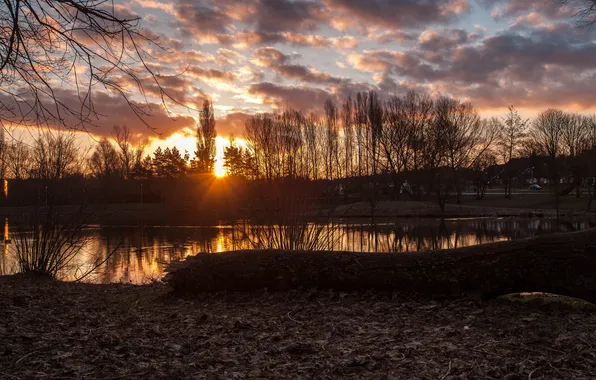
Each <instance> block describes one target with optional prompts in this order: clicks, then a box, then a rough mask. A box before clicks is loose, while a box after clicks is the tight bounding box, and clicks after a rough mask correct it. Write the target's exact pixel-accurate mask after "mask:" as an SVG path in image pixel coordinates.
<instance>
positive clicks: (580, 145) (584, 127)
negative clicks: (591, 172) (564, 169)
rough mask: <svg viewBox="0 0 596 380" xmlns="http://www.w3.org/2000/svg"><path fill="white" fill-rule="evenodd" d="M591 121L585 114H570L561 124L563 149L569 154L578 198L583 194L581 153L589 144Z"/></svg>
mask: <svg viewBox="0 0 596 380" xmlns="http://www.w3.org/2000/svg"><path fill="white" fill-rule="evenodd" d="M589 122H590V121H589V119H588V118H587V117H585V116H582V115H578V114H568V115H567V122H566V123H563V125H562V126H561V127H562V130H561V137H562V139H561V143H562V145H563V146H562V149H563V151H564V154H566V155H567V156H568V162H569V165H570V169H571V173H572V175H573V186H574V187H575V195H576V197H577V198H579V197H580V196H581V184H582V180H583V173H582V166H581V163H580V155H581V154H582V153H583V152H584V151H585V150H586V149H587V146H588V133H589Z"/></svg>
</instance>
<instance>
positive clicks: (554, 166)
mask: <svg viewBox="0 0 596 380" xmlns="http://www.w3.org/2000/svg"><path fill="white" fill-rule="evenodd" d="M323 109H324V112H323V114H322V115H315V114H312V113H311V114H306V113H304V112H301V111H297V110H291V109H286V110H283V111H282V112H279V113H271V114H257V115H254V116H252V117H251V118H249V119H248V120H247V122H246V124H245V131H244V134H243V136H242V137H243V141H242V140H238V141H234V140H232V141H230V145H229V146H228V147H227V148H226V149H225V154H224V161H225V168H226V170H227V172H228V174H230V175H231V176H233V177H236V178H243V179H245V180H264V181H271V180H279V179H290V180H292V179H299V180H338V181H342V180H345V179H347V182H358V181H357V179H360V181H359V183H360V184H363V183H364V184H366V186H369V187H371V186H372V187H375V186H385V188H389V189H390V190H389V191H390V192H391V196H392V197H394V198H398V197H399V196H400V194H402V193H407V194H408V195H409V196H410V197H412V198H414V199H418V200H423V199H429V198H430V197H432V198H433V199H436V200H438V202H439V205H441V206H444V204H445V203H446V202H447V200H448V199H449V198H450V197H452V196H454V197H455V199H456V200H458V201H459V200H460V197H461V195H462V193H463V191H464V189H465V188H466V186H467V187H468V188H469V187H470V184H472V185H473V186H472V187H473V188H474V189H475V191H476V193H477V197H478V198H482V197H483V195H484V192H485V190H486V187H487V186H488V184H489V183H493V184H494V183H496V182H498V183H500V184H502V185H503V186H504V187H505V195H506V196H509V197H510V196H511V189H512V188H513V186H514V185H515V184H516V177H519V173H520V171H524V170H525V169H528V168H521V169H520V168H519V167H518V166H516V165H515V161H516V159H519V158H521V157H542V158H543V162H544V167H540V168H536V171H537V172H545V173H546V174H545V175H544V176H546V177H547V178H548V181H549V182H550V183H551V184H552V186H553V188H554V189H555V191H556V193H559V192H560V190H561V189H559V186H560V184H561V183H565V184H567V185H571V186H573V187H575V188H576V189H577V195H578V196H579V195H580V190H579V189H580V188H581V187H582V186H584V187H586V186H587V187H588V189H589V190H590V192H589V193H590V195H591V196H595V195H596V192H594V189H595V187H594V186H595V183H594V180H593V179H594V178H595V177H596V169H595V168H594V165H591V162H592V161H593V160H594V159H596V119H595V118H594V117H591V116H583V115H579V114H574V113H568V112H564V111H561V110H557V109H548V110H545V111H543V112H541V113H540V114H539V115H538V116H537V117H536V118H534V119H533V120H530V119H524V118H523V117H521V116H520V114H519V113H518V111H517V110H516V109H515V108H514V107H510V108H509V112H508V113H507V115H506V116H505V117H502V118H496V117H492V118H482V117H480V115H479V113H478V111H477V110H476V109H475V107H474V106H473V105H472V104H471V103H469V102H462V101H460V100H457V99H453V98H450V97H447V96H438V97H431V96H428V95H426V94H421V93H416V92H409V93H407V94H405V95H403V96H391V97H389V98H388V99H384V100H383V99H380V98H379V96H378V95H377V94H376V93H375V92H364V93H358V94H356V96H355V97H353V98H352V97H349V98H348V99H346V100H345V101H344V102H343V103H342V104H339V105H338V104H336V103H334V102H333V101H331V100H328V101H326V102H325V104H324V106H323ZM200 115H201V116H200V119H199V123H198V125H197V131H196V133H197V134H196V150H195V152H194V158H193V159H192V160H191V159H190V154H189V153H188V152H184V153H182V152H180V151H179V150H178V149H177V148H166V149H162V148H158V149H157V150H155V151H154V152H152V153H150V154H149V153H148V152H147V149H146V146H147V142H146V141H138V140H135V136H132V134H131V132H130V130H128V129H127V128H126V127H115V128H114V131H113V134H112V137H111V138H110V139H107V138H103V139H102V140H100V141H99V142H98V143H97V144H96V145H95V146H94V147H92V149H91V150H90V151H89V152H81V151H80V149H79V148H78V147H77V145H76V143H75V137H74V135H73V134H71V133H65V132H59V133H58V132H54V133H51V132H43V133H40V134H39V135H38V137H37V138H36V139H34V141H33V142H31V143H29V144H26V143H25V142H22V141H14V140H12V141H11V140H9V139H5V138H2V139H0V157H1V160H0V171H1V173H0V175H1V176H2V178H14V179H41V180H57V179H63V178H72V177H81V178H93V179H96V180H101V181H104V180H108V179H122V180H133V181H134V180H149V179H178V180H179V179H181V178H183V177H187V176H188V175H189V174H197V173H201V174H212V173H213V170H214V164H215V149H216V123H215V118H214V113H213V106H212V104H211V103H210V102H208V101H206V102H205V103H204V104H203V108H202V110H201V114H200ZM495 168H496V169H497V170H495ZM532 170H533V168H532ZM366 178H369V180H366ZM370 178H375V179H374V180H370ZM517 184H518V185H519V181H517ZM361 187H362V186H361Z"/></svg>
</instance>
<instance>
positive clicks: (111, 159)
mask: <svg viewBox="0 0 596 380" xmlns="http://www.w3.org/2000/svg"><path fill="white" fill-rule="evenodd" d="M89 170H90V171H91V174H92V175H93V176H94V177H96V178H110V177H120V176H121V175H122V170H121V165H120V158H119V157H118V152H117V151H116V149H115V148H114V146H113V145H112V143H111V142H110V141H109V140H108V139H106V138H105V137H104V138H103V139H101V140H100V141H99V143H98V144H97V146H96V147H95V150H94V151H93V154H91V157H90V158H89Z"/></svg>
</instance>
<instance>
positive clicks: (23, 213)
mask: <svg viewBox="0 0 596 380" xmlns="http://www.w3.org/2000/svg"><path fill="white" fill-rule="evenodd" d="M87 208H88V210H90V211H89V212H90V213H91V214H92V216H91V219H90V223H92V224H99V225H114V226H126V225H131V226H133V225H134V226H136V225H139V224H143V225H147V226H150V225H151V226H168V225H170V226H174V225H175V226H212V225H216V224H218V223H221V222H223V223H232V222H234V221H237V220H242V219H243V218H246V219H251V218H250V217H249V215H248V214H246V212H240V213H239V214H238V215H234V216H223V215H222V216H218V215H217V214H209V216H206V215H204V213H203V211H202V210H200V209H199V208H196V207H195V208H196V211H193V210H194V209H193V208H192V206H190V205H188V206H186V207H179V206H176V205H169V204H145V205H140V204H109V205H88V206H87ZM59 209H60V212H62V213H64V214H69V213H74V212H76V211H77V210H78V206H59ZM33 211H34V208H33V207H30V206H22V207H12V206H11V207H0V218H8V219H9V221H10V219H17V220H27V215H28V214H32V213H33ZM311 215H312V220H313V221H317V220H329V219H330V218H332V219H339V220H347V221H349V220H352V219H370V218H371V212H370V205H369V204H368V202H357V203H352V204H344V205H338V206H335V207H334V208H333V209H329V208H327V209H323V211H322V212H321V211H319V212H318V213H317V212H314V213H311ZM559 216H560V217H562V218H575V217H579V218H589V217H595V218H596V211H587V210H585V209H561V210H560V212H559ZM508 217H522V218H533V217H538V218H554V217H556V211H555V210H554V209H549V208H517V207H487V206H478V205H457V204H448V205H447V207H446V209H445V212H444V213H442V212H441V210H440V209H439V207H438V206H437V205H436V204H433V203H430V202H413V201H391V202H389V201H385V202H379V204H378V205H377V206H376V208H375V213H374V218H375V219H376V218H378V219H381V220H387V219H395V218H403V219H409V218H413V219H417V218H429V219H430V218H434V219H440V218H446V219H454V218H508ZM257 219H259V218H257ZM266 219H267V217H264V218H263V220H266Z"/></svg>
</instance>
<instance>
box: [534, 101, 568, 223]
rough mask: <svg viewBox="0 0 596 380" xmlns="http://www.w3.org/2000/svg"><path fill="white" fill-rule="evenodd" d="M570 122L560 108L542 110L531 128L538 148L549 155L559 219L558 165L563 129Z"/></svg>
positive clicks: (551, 178)
mask: <svg viewBox="0 0 596 380" xmlns="http://www.w3.org/2000/svg"><path fill="white" fill-rule="evenodd" d="M568 122H569V115H567V114H565V112H563V111H561V110H558V109H552V108H551V109H548V110H546V111H543V112H541V113H540V114H539V115H538V117H537V118H536V119H535V120H534V123H533V124H532V129H531V132H530V133H531V137H532V140H533V141H534V143H535V144H536V148H537V149H539V152H540V153H542V154H543V155H545V156H547V157H549V174H550V180H551V183H552V184H553V185H554V191H555V206H556V209H557V219H558V218H559V181H560V174H559V168H558V166H557V159H558V158H559V156H560V155H561V153H562V149H561V148H562V144H561V142H562V137H563V130H564V129H565V128H566V125H567V123H568Z"/></svg>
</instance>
